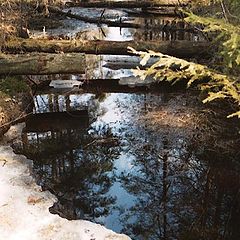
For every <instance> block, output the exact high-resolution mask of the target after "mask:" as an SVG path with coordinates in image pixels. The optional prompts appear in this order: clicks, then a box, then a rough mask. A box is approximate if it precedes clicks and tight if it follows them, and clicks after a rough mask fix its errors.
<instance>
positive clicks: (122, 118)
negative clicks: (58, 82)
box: [15, 92, 240, 240]
mask: <svg viewBox="0 0 240 240" xmlns="http://www.w3.org/2000/svg"><path fill="white" fill-rule="evenodd" d="M82 109H84V110H87V112H88V115H87V117H88V118H89V119H88V121H87V122H86V124H87V125H86V124H85V125H83V124H82V122H81V121H82V120H81V119H80V118H79V123H78V124H77V126H74V128H73V126H71V124H69V125H67V124H63V125H62V126H64V129H61V130H60V131H58V132H56V131H55V132H53V131H48V132H44V131H43V132H39V131H38V132H35V133H32V132H31V133H29V132H28V128H26V129H25V131H24V133H23V141H22V142H23V143H22V145H21V146H15V149H16V151H19V152H21V153H23V154H25V155H27V156H28V157H29V158H31V159H34V172H35V175H36V177H37V179H38V182H39V184H40V185H42V187H43V188H44V189H48V190H50V191H51V192H53V193H54V194H55V195H56V196H57V197H58V200H59V201H58V202H57V203H56V204H54V206H53V207H52V208H50V212H52V213H54V214H59V215H60V216H62V217H65V218H68V219H87V220H91V221H94V222H97V223H101V224H103V225H105V226H106V227H107V228H110V229H112V230H114V231H117V232H124V233H127V234H128V235H129V236H131V237H132V238H133V239H139V240H141V239H153V240H157V239H196V238H194V237H196V236H197V239H209V240H210V239H234V240H235V239H238V237H239V234H240V232H239V229H238V228H237V227H236V226H237V224H239V220H240V219H239V216H240V215H238V214H237V213H238V212H239V211H240V198H239V197H240V196H239V189H240V178H239V168H238V165H237V164H236V161H237V159H238V155H237V154H239V153H238V150H237V149H236V148H234V144H236V143H237V141H238V140H237V138H235V137H236V136H234V134H233V135H232V137H233V139H232V144H233V148H232V150H231V151H230V152H227V149H225V150H226V154H224V153H223V152H222V151H220V149H218V148H215V149H212V142H213V141H214V143H216V142H217V141H218V135H217V134H220V133H216V132H215V134H216V135H215V136H214V138H212V136H209V135H206V132H207V131H209V129H210V128H211V129H212V126H210V128H208V126H209V125H208V124H209V122H205V120H204V117H203V115H202V113H203V108H202V105H201V104H200V103H199V101H198V99H197V97H195V96H194V94H191V93H190V92H188V93H141V94H140V93H132V94H126V93H106V94H100V95H99V94H79V95H69V96H68V95H53V94H46V95H38V96H36V97H35V113H38V114H39V113H46V112H60V113H61V112H65V113H69V122H71V121H73V120H71V117H76V116H71V111H73V110H79V111H81V110H82ZM58 116H59V119H58V121H61V115H58ZM52 121H53V122H54V113H53V115H52ZM63 121H66V120H65V118H63ZM73 122H74V124H76V119H74V121H73ZM38 129H39V128H38ZM223 129H224V128H222V130H223ZM221 134H224V132H221ZM221 134H220V135H219V137H220V138H221ZM226 161H227V162H228V167H227V169H226V164H225V162H226ZM224 179H228V181H227V182H226V181H225V180H224ZM233 207H234V211H233ZM186 236H188V238H186Z"/></svg>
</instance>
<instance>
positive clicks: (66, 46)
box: [3, 39, 211, 66]
mask: <svg viewBox="0 0 240 240" xmlns="http://www.w3.org/2000/svg"><path fill="white" fill-rule="evenodd" d="M128 46H130V47H132V48H134V49H136V50H138V51H142V50H153V51H156V52H161V53H164V54H168V55H172V56H177V57H186V58H189V57H193V56H202V57H205V58H206V57H207V56H209V54H210V51H209V50H210V48H211V44H210V43H209V42H190V41H138V42H137V41H105V40H93V41H87V40H46V39H42V40H40V39H16V40H12V41H9V42H7V43H6V44H5V46H4V47H3V50H4V51H7V52H9V53H19V52H44V53H59V52H65V53H73V52H76V53H88V54H96V55H99V54H102V55H104V54H109V55H110V54H113V55H131V54H129V52H128V50H127V47H128ZM60 56H61V55H60ZM69 61H70V60H69ZM73 66H74V65H73Z"/></svg>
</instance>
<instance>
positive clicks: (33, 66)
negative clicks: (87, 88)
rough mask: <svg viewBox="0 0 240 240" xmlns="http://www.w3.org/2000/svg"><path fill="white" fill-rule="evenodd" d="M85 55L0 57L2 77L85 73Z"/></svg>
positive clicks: (42, 54)
mask: <svg viewBox="0 0 240 240" xmlns="http://www.w3.org/2000/svg"><path fill="white" fill-rule="evenodd" d="M85 68H86V63H85V55H84V54H79V53H67V54H47V53H32V54H19V55H10V54H7V55H1V56H0V75H43V74H58V73H59V74H60V73H84V72H85Z"/></svg>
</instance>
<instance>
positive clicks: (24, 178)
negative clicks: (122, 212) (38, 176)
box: [0, 126, 130, 240]
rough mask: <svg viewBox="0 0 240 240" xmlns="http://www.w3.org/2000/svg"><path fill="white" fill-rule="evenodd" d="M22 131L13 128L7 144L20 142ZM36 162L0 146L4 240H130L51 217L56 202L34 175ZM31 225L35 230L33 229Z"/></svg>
mask: <svg viewBox="0 0 240 240" xmlns="http://www.w3.org/2000/svg"><path fill="white" fill-rule="evenodd" d="M21 127H22V126H20V128H19V126H18V128H16V127H11V129H10V130H9V131H8V133H7V134H6V135H5V136H4V140H5V141H9V139H11V138H12V137H14V138H16V137H17V136H18V135H20V133H21ZM31 171H32V161H31V160H28V159H27V158H26V157H24V156H20V155H16V154H14V153H13V151H12V148H10V147H9V146H6V145H1V146H0V182H1V186H0V193H1V194H0V236H1V239H7V238H8V239H25V240H27V239H29V240H30V239H31V240H35V239H38V240H40V239H41V240H42V239H58V240H59V239H64V240H67V239H71V240H74V239H83V240H89V239H95V240H103V239H105V240H111V239H116V240H120V239H121V240H124V239H125V240H130V238H129V237H127V236H126V235H122V234H116V233H114V232H113V231H110V230H107V229H106V228H105V227H103V226H101V225H98V224H94V223H91V222H88V221H80V220H79V221H68V220H66V219H63V218H61V217H59V216H58V215H52V214H51V213H49V211H48V208H49V207H51V206H52V205H53V203H54V202H55V201H56V198H55V197H54V196H53V195H52V194H51V193H49V192H48V191H45V192H43V191H42V190H41V187H39V186H38V185H37V184H36V183H35V180H34V178H33V177H32V175H31ZM30 224H31V226H30Z"/></svg>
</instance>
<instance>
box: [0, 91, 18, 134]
mask: <svg viewBox="0 0 240 240" xmlns="http://www.w3.org/2000/svg"><path fill="white" fill-rule="evenodd" d="M20 115H21V110H20V106H19V105H18V103H17V101H16V100H14V99H13V98H11V97H10V96H8V95H7V94H5V93H2V92H0V138H1V137H2V135H3V134H4V133H5V132H6V131H7V130H8V129H9V127H10V124H11V121H13V120H15V119H16V118H18V117H19V116H20Z"/></svg>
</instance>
